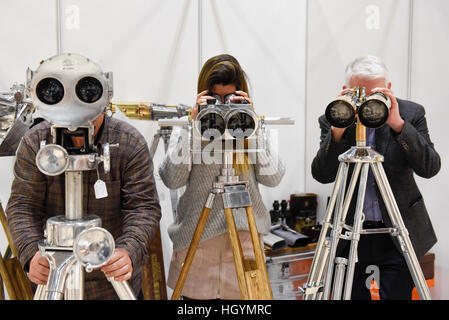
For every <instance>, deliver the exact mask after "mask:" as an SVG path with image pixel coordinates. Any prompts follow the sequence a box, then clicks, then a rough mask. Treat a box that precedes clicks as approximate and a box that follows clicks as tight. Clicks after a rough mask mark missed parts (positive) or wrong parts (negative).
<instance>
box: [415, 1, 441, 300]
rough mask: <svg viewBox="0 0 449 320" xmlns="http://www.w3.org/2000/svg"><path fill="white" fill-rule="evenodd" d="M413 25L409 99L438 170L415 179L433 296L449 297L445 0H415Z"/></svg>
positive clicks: (439, 297)
mask: <svg viewBox="0 0 449 320" xmlns="http://www.w3.org/2000/svg"><path fill="white" fill-rule="evenodd" d="M413 11H414V24H413V60H412V62H413V63H412V87H411V88H412V90H411V92H412V100H413V101H416V102H418V103H420V104H422V105H423V106H424V107H425V109H426V118H427V125H428V127H429V131H430V137H431V139H432V141H433V143H434V144H435V149H436V150H437V151H438V153H439V154H440V157H441V162H442V164H441V171H440V172H439V173H438V174H437V175H436V176H435V177H433V178H431V179H423V178H419V177H418V178H417V183H418V186H419V188H420V190H421V192H422V194H423V197H424V201H425V203H426V207H427V210H428V211H429V214H430V217H431V219H432V224H433V227H434V229H435V232H436V234H437V238H438V242H437V244H436V245H435V246H434V247H433V248H432V249H431V251H432V252H434V253H435V256H436V258H435V259H436V261H435V264H436V269H435V272H436V275H435V282H436V285H435V289H434V290H433V291H432V293H433V297H434V298H436V299H448V298H449V255H448V251H447V244H448V243H449V233H448V232H447V227H448V226H449V216H448V214H447V202H446V200H447V190H449V170H448V168H447V159H448V157H449V144H448V142H447V137H448V134H447V115H448V106H447V81H446V79H447V77H448V75H449V60H448V57H449V38H448V34H447V32H448V30H449V22H448V20H447V17H448V16H449V3H448V1H445V0H431V1H423V0H415V1H414V10H413Z"/></svg>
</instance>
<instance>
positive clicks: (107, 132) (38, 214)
mask: <svg viewBox="0 0 449 320" xmlns="http://www.w3.org/2000/svg"><path fill="white" fill-rule="evenodd" d="M94 125H95V144H96V145H97V147H99V148H100V149H101V146H102V144H104V143H106V142H109V143H110V144H118V145H119V147H117V148H111V151H110V153H111V170H110V172H109V173H107V174H105V173H104V172H103V171H102V170H99V175H100V179H101V180H103V181H105V183H106V186H107V191H108V194H109V196H108V197H106V198H102V199H96V198H95V192H94V183H95V182H96V181H97V179H98V175H97V171H95V170H92V171H84V172H83V184H84V186H83V190H84V214H94V215H97V216H99V217H100V218H101V220H102V226H103V227H104V228H105V229H107V230H108V231H109V232H111V234H112V235H113V236H114V239H115V241H116V249H115V252H114V255H113V256H112V258H111V260H110V261H109V262H108V264H107V265H105V266H103V267H102V268H101V270H95V271H93V272H91V273H87V274H86V277H85V297H86V299H87V300H91V299H116V298H117V295H116V293H115V291H114V289H113V288H112V285H111V284H110V283H109V282H108V280H107V279H106V277H114V279H115V280H117V281H123V280H129V282H130V285H131V287H132V289H133V291H134V294H135V295H138V294H139V292H140V289H141V279H142V272H141V267H142V265H143V264H144V262H145V261H146V258H147V254H148V252H147V251H148V246H149V243H150V241H151V239H152V237H153V236H154V234H155V233H156V231H157V230H158V228H159V220H160V217H161V209H160V205H159V200H158V195H157V191H156V185H155V183H154V178H153V164H152V159H151V158H150V154H149V150H148V146H147V143H146V141H145V139H144V137H143V136H142V135H141V134H140V133H139V132H138V131H137V130H136V129H135V128H133V127H132V126H131V125H129V124H127V123H126V122H123V121H120V120H118V119H115V118H112V117H109V116H106V115H105V114H104V113H102V114H101V115H100V116H98V117H97V119H96V120H95V121H94ZM50 127H51V124H50V123H49V122H47V121H44V122H41V123H39V124H38V125H36V126H35V127H33V128H32V129H30V130H29V131H28V132H27V133H26V134H25V136H24V137H23V139H22V141H21V143H20V146H19V148H18V150H17V155H16V162H15V165H14V175H15V179H14V181H13V184H12V187H11V196H10V199H9V202H8V206H7V209H6V214H7V217H8V224H9V227H10V229H11V233H12V235H13V238H14V242H15V245H16V246H17V248H18V250H19V257H18V258H19V260H20V262H21V264H22V266H23V267H24V269H25V270H26V271H27V272H29V278H30V280H31V281H32V282H33V283H35V284H45V283H46V281H47V278H48V273H49V265H48V261H47V259H46V258H44V257H42V256H41V254H40V252H39V249H38V242H39V241H40V240H42V239H44V228H45V225H46V220H47V219H48V218H49V217H52V216H56V215H65V176H64V175H63V174H61V175H58V176H47V175H44V174H43V173H41V172H40V171H39V169H38V168H37V166H36V160H35V158H36V154H37V152H38V150H39V148H40V142H41V141H43V140H45V141H52V139H51V132H50ZM72 139H73V141H72V142H73V144H74V145H75V146H76V145H77V144H79V143H82V141H77V140H76V139H77V138H72ZM78 139H83V138H78Z"/></svg>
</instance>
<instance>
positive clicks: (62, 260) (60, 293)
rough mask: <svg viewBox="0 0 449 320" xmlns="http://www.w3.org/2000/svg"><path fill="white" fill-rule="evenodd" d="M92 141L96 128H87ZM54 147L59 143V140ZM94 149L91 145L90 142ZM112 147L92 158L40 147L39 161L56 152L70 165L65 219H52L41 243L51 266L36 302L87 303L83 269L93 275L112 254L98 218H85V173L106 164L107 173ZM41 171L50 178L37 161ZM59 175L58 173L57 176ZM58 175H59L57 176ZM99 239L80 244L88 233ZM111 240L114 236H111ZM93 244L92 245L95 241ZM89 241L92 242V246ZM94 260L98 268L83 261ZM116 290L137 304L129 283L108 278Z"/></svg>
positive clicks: (50, 147)
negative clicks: (83, 301)
mask: <svg viewBox="0 0 449 320" xmlns="http://www.w3.org/2000/svg"><path fill="white" fill-rule="evenodd" d="M88 130H89V132H90V133H91V134H90V135H89V137H93V126H91V127H89V128H88ZM56 132H57V128H55V127H52V136H53V137H56ZM53 139H54V143H55V142H56V138H53ZM90 144H91V145H92V142H90ZM109 147H110V146H109V144H108V143H106V144H104V146H103V155H102V156H98V155H97V154H95V153H91V154H74V155H72V154H70V155H69V154H68V153H67V151H65V149H64V148H63V147H61V146H59V145H56V144H49V145H45V141H43V143H41V149H40V151H39V152H38V154H37V155H36V159H38V158H39V154H40V152H43V153H45V152H47V153H48V154H50V153H51V152H52V150H54V148H56V149H59V151H62V152H65V157H63V158H61V159H64V158H66V160H67V164H66V166H65V168H63V170H62V171H65V216H62V215H59V216H54V217H51V218H49V219H48V220H47V222H46V229H45V233H44V235H45V240H42V241H40V242H39V250H40V251H41V253H42V256H44V257H46V258H47V260H48V262H49V265H50V273H49V276H48V280H47V284H46V285H39V286H38V287H37V290H36V293H35V295H34V300H63V299H65V300H83V299H84V268H86V271H88V272H90V271H92V270H93V269H94V268H98V267H100V266H102V265H104V264H105V263H106V262H107V260H109V258H110V256H111V255H112V252H113V246H115V243H114V240H113V238H112V240H111V241H112V243H111V241H109V242H108V246H105V243H106V238H105V237H104V236H103V235H104V234H107V235H108V236H110V234H109V233H108V232H107V231H106V230H105V229H102V228H100V227H101V219H100V218H99V217H98V216H95V215H84V214H83V200H84V192H83V171H88V170H95V169H96V170H98V164H99V162H100V161H102V162H103V166H104V169H105V172H109V169H110V153H109ZM50 159H51V161H52V162H54V163H56V161H57V160H58V159H56V156H55V155H54V153H52V154H51V157H50ZM36 163H37V165H38V168H39V170H41V171H42V172H43V173H45V174H48V172H47V171H45V170H44V169H42V166H40V165H39V161H38V160H37V161H36ZM58 173H59V172H58ZM55 175H56V174H55ZM99 229H101V231H102V234H103V235H101V236H100V237H99V236H98V235H97V237H96V238H94V239H92V238H88V239H87V240H86V239H83V240H82V241H80V235H82V234H83V232H84V233H85V232H86V231H89V230H92V231H95V230H99ZM110 237H112V236H110ZM92 240H93V241H92ZM86 241H87V243H85V247H84V249H83V250H80V252H81V255H80V252H78V250H76V249H75V248H76V247H78V246H80V243H81V242H86ZM89 241H90V242H89ZM89 256H95V258H96V259H95V260H96V261H97V264H95V263H91V262H86V261H84V260H83V257H86V258H89ZM108 280H109V281H110V283H111V284H112V286H113V288H114V290H115V291H116V293H117V295H118V296H119V298H120V299H121V300H135V299H136V298H135V296H134V294H133V292H132V290H131V288H130V286H129V284H128V282H127V281H120V282H119V281H115V280H114V279H113V278H108Z"/></svg>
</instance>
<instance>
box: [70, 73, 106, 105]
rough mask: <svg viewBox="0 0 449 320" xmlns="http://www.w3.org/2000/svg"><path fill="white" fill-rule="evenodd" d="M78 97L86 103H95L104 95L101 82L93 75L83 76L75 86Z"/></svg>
mask: <svg viewBox="0 0 449 320" xmlns="http://www.w3.org/2000/svg"><path fill="white" fill-rule="evenodd" d="M75 91H76V95H77V96H78V98H79V99H80V100H81V101H83V102H86V103H94V102H96V101H98V100H99V99H100V98H101V96H102V95H103V86H102V85H101V82H100V81H98V80H97V79H95V78H93V77H85V78H82V79H81V80H80V81H78V83H77V84H76V87H75Z"/></svg>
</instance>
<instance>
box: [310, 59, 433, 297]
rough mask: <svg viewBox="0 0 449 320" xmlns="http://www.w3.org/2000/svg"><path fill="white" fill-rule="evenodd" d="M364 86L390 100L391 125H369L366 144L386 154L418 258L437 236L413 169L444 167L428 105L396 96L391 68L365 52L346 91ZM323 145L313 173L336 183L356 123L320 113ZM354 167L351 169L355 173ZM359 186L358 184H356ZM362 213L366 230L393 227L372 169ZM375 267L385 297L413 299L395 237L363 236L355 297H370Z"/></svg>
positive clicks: (343, 244)
mask: <svg viewBox="0 0 449 320" xmlns="http://www.w3.org/2000/svg"><path fill="white" fill-rule="evenodd" d="M359 87H365V88H366V94H367V95H369V94H371V93H373V92H375V91H381V92H383V93H384V94H386V95H388V96H389V97H390V99H391V108H390V113H389V117H388V120H387V122H386V124H385V125H384V126H383V127H381V128H378V129H369V128H367V132H366V136H367V141H366V144H367V145H370V146H371V147H372V148H373V149H375V150H376V151H377V152H379V153H380V154H381V155H383V156H384V163H383V167H384V169H385V172H386V175H387V178H388V182H389V184H390V187H391V189H392V191H393V194H394V197H395V200H396V202H397V205H398V208H399V211H400V212H401V215H402V219H403V220H404V224H405V226H406V228H407V230H408V232H409V237H410V240H411V242H412V245H413V248H414V250H415V253H416V256H417V258H418V259H419V258H420V257H422V256H423V255H424V254H425V253H426V252H427V251H428V250H429V249H430V248H431V247H432V246H433V245H434V244H435V243H436V241H437V238H436V235H435V232H434V230H433V227H432V223H431V221H430V218H429V215H428V213H427V211H426V208H425V205H424V200H423V198H422V195H421V193H420V191H419V189H418V187H417V185H416V182H415V179H414V176H413V173H416V174H417V175H419V176H421V177H424V178H431V177H433V176H434V175H436V174H437V173H438V171H439V170H440V165H441V162H440V156H439V155H438V153H437V152H436V151H435V149H434V145H433V143H432V141H431V140H430V136H429V131H428V128H427V122H426V118H425V111H424V108H423V107H422V106H421V105H419V104H416V103H414V102H411V101H405V100H401V99H397V98H396V97H395V96H394V93H393V91H392V90H391V82H389V80H388V70H387V68H386V66H385V65H384V63H383V62H382V61H381V60H380V59H379V58H377V57H375V56H364V57H361V58H358V59H356V60H354V61H353V62H351V63H350V64H349V65H348V66H347V68H346V83H345V85H344V86H343V91H342V92H341V94H343V93H345V92H347V91H348V90H351V88H359ZM319 124H320V128H321V138H320V148H319V150H318V152H317V154H316V156H315V158H314V159H313V162H312V175H313V177H314V178H315V179H316V180H317V181H319V182H321V183H331V182H334V180H335V178H336V175H337V170H338V166H339V164H340V162H339V161H338V156H339V155H340V154H342V153H344V152H345V151H347V150H348V149H349V148H350V147H352V146H355V145H356V142H355V125H353V126H350V127H348V128H343V129H341V128H336V127H333V126H331V125H330V124H329V123H328V121H327V120H326V118H325V116H324V115H323V116H321V117H320V118H319ZM352 170H353V168H352V166H351V167H350V171H349V173H348V177H351V173H352ZM356 190H357V189H356ZM356 198H357V197H356V196H353V199H352V202H351V205H350V208H349V211H348V214H347V218H346V223H348V224H352V221H353V219H354V211H355V202H356ZM363 213H364V216H365V221H364V223H363V229H370V228H382V227H390V226H392V223H391V220H390V218H389V215H388V212H387V210H386V208H385V204H384V203H383V200H382V196H381V194H380V192H379V189H378V187H377V184H376V183H375V179H374V177H373V173H372V172H371V169H370V171H369V175H368V181H367V188H366V195H365V199H364V206H363ZM348 252H349V241H346V240H342V241H340V242H339V247H338V254H339V255H343V256H346V257H347V253H348ZM372 266H375V267H376V268H378V270H379V273H380V274H379V276H380V277H379V287H380V288H379V289H380V297H381V299H384V300H387V299H401V300H405V299H411V293H412V289H413V287H414V283H413V279H412V277H411V275H410V272H409V269H408V267H407V264H406V262H405V259H404V257H403V255H402V251H401V249H400V246H399V243H398V241H397V240H396V237H392V236H391V235H389V234H376V235H361V237H360V241H359V244H358V260H357V263H356V265H355V273H354V282H353V287H352V296H351V299H371V298H370V292H369V281H366V280H367V277H368V276H369V275H370V270H372Z"/></svg>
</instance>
